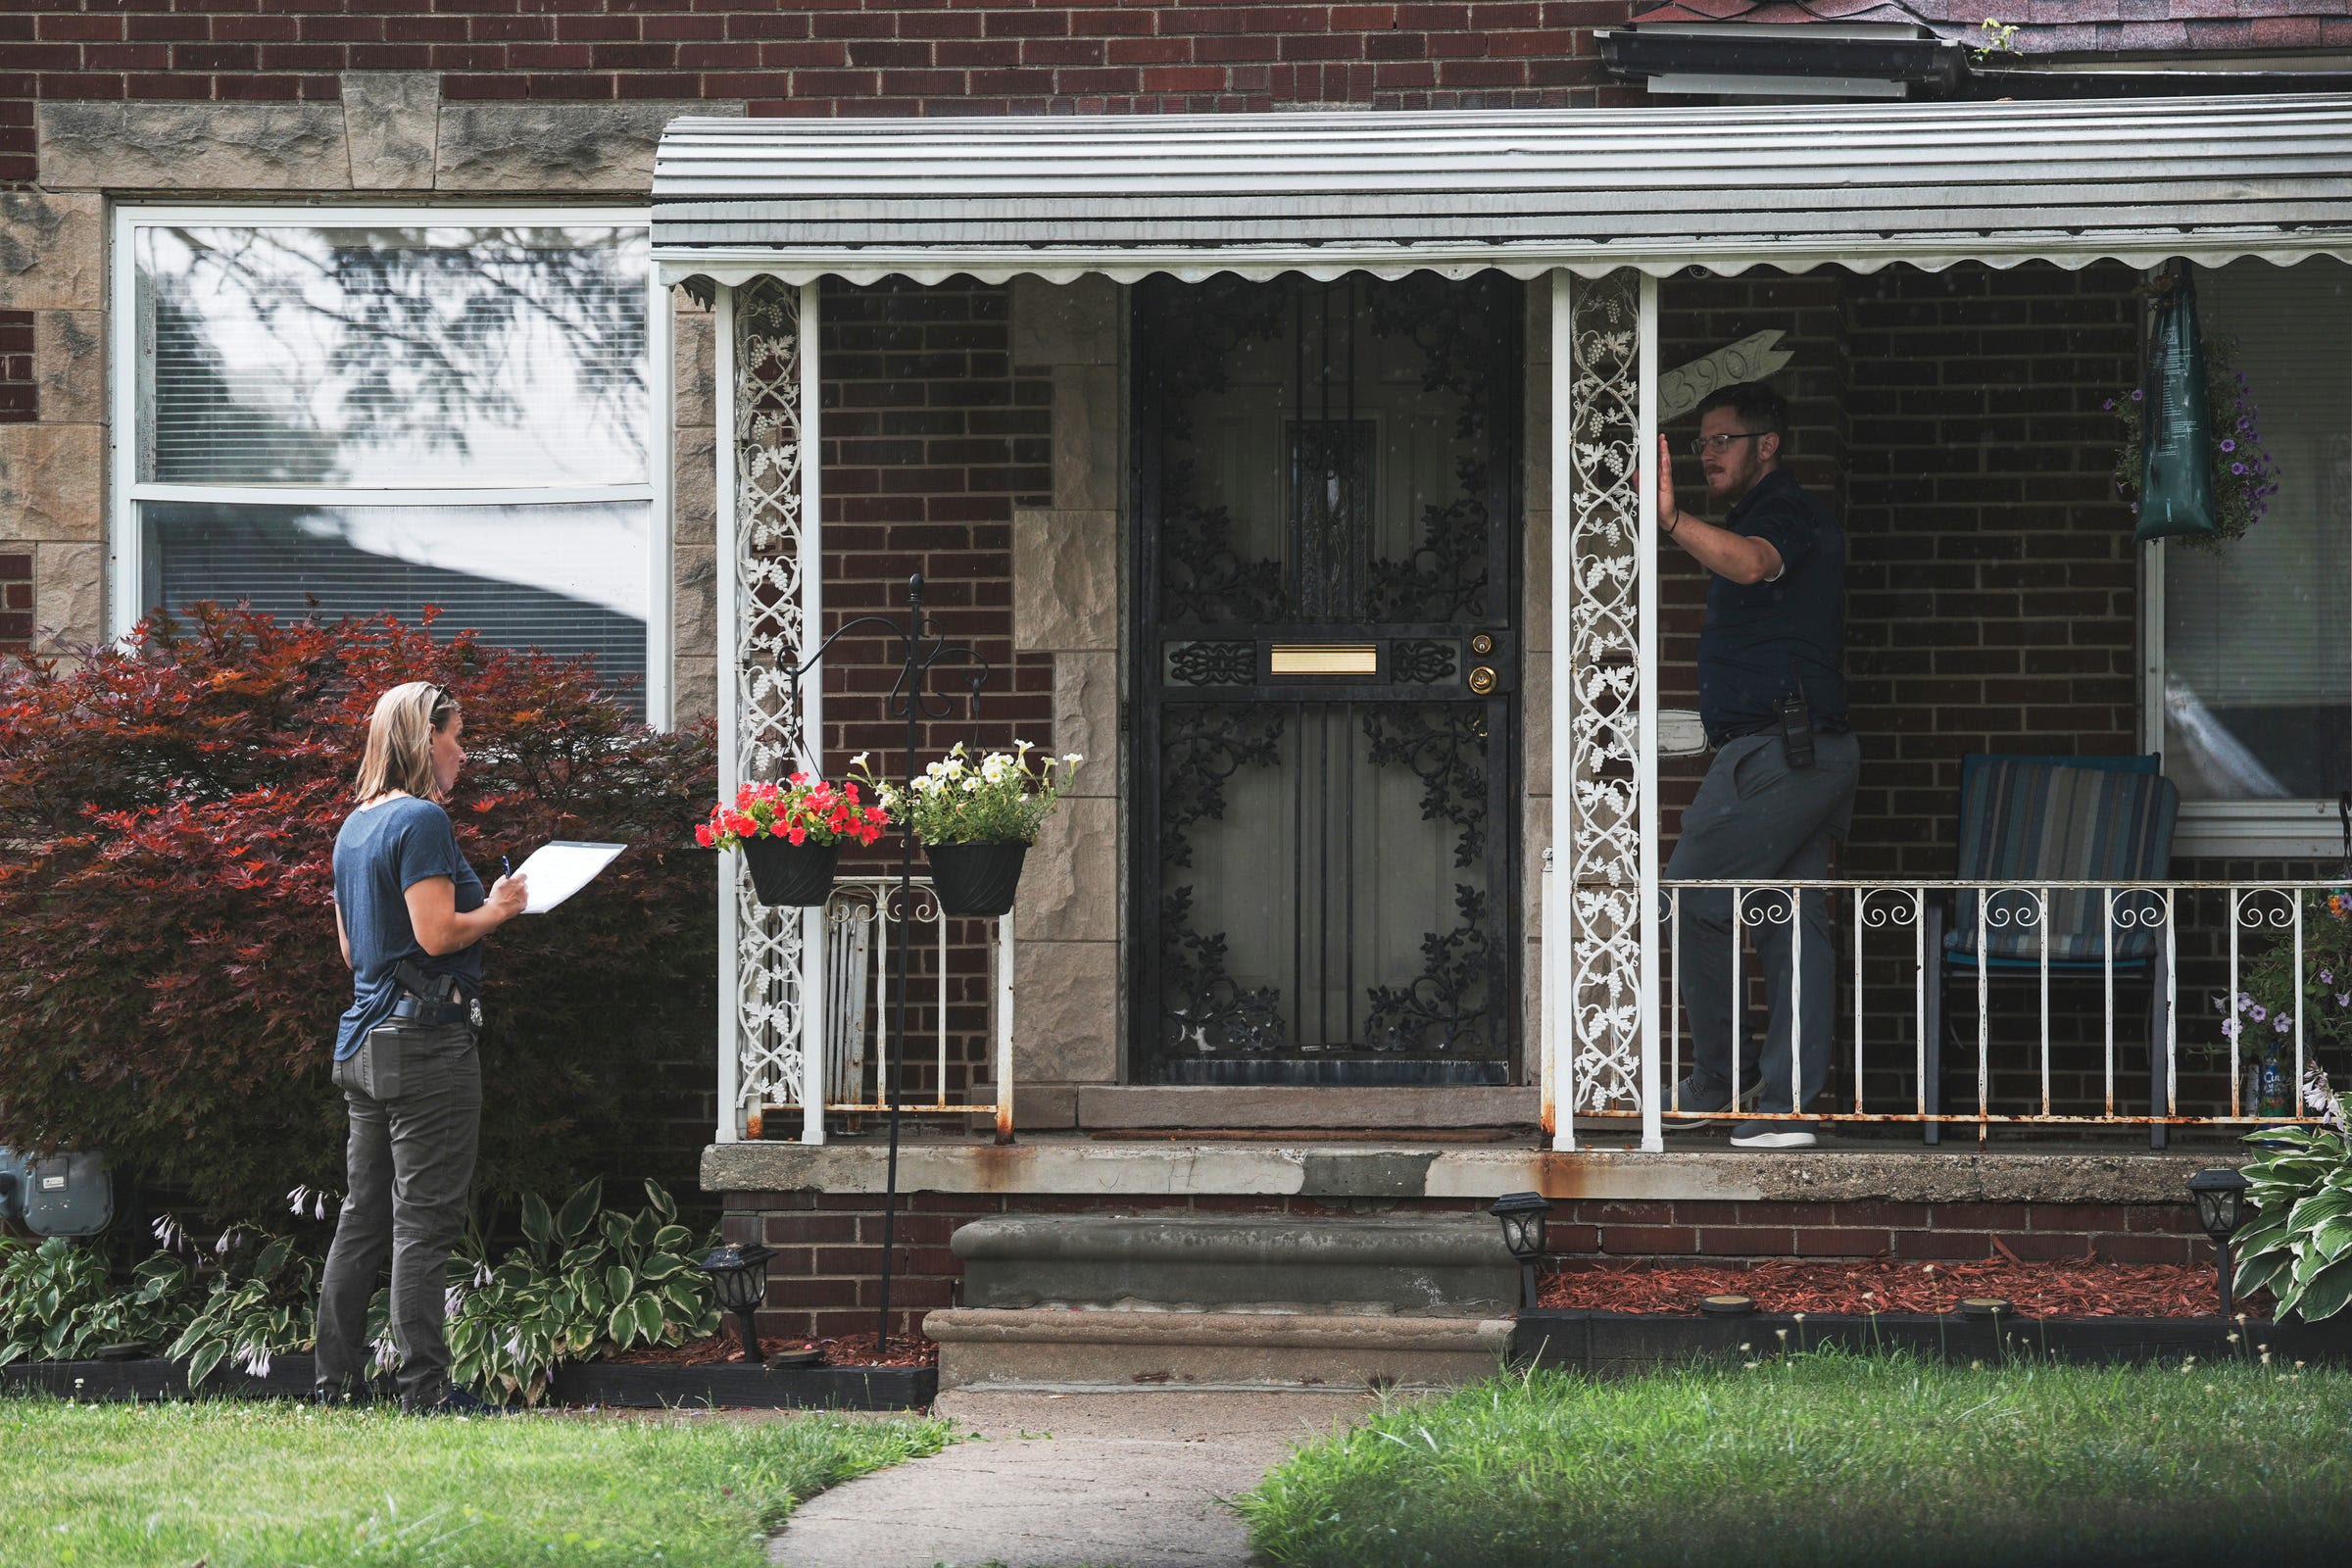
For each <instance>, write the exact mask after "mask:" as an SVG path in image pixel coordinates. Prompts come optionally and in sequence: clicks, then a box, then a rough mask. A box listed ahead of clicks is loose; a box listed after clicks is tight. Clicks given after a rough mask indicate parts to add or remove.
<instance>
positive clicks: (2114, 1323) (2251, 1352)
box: [1511, 1311, 2352, 1372]
mask: <svg viewBox="0 0 2352 1568" xmlns="http://www.w3.org/2000/svg"><path fill="white" fill-rule="evenodd" d="M2231 1334H2239V1335H2240V1339H2239V1341H2238V1343H2237V1344H2235V1345H2232V1344H2230V1343H2229V1336H2230V1335H2231ZM1826 1349H1838V1350H1844V1351H1850V1352H1854V1353H1857V1354H1861V1353H1868V1352H1870V1351H1873V1350H1902V1351H1909V1352H1911V1353H1913V1354H1916V1355H1924V1356H1930V1357H1936V1356H1940V1357H1941V1358H1942V1359H1944V1360H1947V1361H1983V1362H1985V1363H1987V1364H1993V1363H1997V1362H1999V1361H2002V1360H2005V1359H2006V1360H2016V1359H2045V1360H2056V1361H2077V1362H2104V1363H2114V1362H2135V1361H2172V1360H2180V1359H2184V1358H2186V1357H2188V1356H2192V1355H2193V1356H2195V1357H2197V1358H2198V1359H2199V1360H2201V1361H2219V1360H2246V1361H2253V1360H2256V1359H2258V1358H2259V1356H2260V1355H2261V1353H2262V1351H2263V1350H2265V1349H2268V1350H2269V1351H2270V1355H2271V1362H2272V1364H2273V1365H2274V1366H2283V1365H2291V1364H2292V1363H2294V1362H2296V1361H2305V1362H2313V1363H2329V1364H2336V1365H2346V1364H2352V1315H2346V1316H2342V1317H2336V1318H2330V1319H2328V1320H2327V1321H2326V1322H2322V1323H2301V1322H2286V1323H2279V1322H2273V1321H2270V1320H2268V1319H2253V1318H2249V1319H2247V1320H2246V1322H2245V1323H2244V1324H2243V1325H2240V1324H2238V1323H2236V1322H2233V1321H2230V1320H2228V1319H2224V1318H2218V1317H2204V1318H2198V1317H2040V1318H2032V1317H2013V1318H2009V1319H2006V1320H2003V1321H1999V1322H1993V1321H1988V1320H1985V1319H1981V1318H1964V1317H1959V1316H1944V1317H1936V1316H1927V1315H1922V1314H1916V1313H1897V1312H1882V1313H1879V1314H1878V1315H1876V1316H1844V1315H1839V1314H1832V1313H1815V1312H1808V1313H1806V1314H1804V1316H1803V1317H1802V1319H1801V1320H1800V1319H1799V1318H1798V1317H1797V1315H1796V1314H1794V1313H1789V1312H1752V1313H1749V1314H1748V1315H1747V1316H1745V1317H1684V1316H1681V1315H1679V1314H1674V1313H1666V1312H1544V1311H1536V1312H1522V1313H1520V1314H1519V1320H1518V1326H1517V1327H1516V1328H1515V1329H1514V1330H1513V1331H1512V1334H1511V1364H1512V1365H1514V1366H1531V1365H1532V1366H1546V1367H1564V1368H1570V1369H1574V1370H1577V1371H1584V1372H1640V1371H1645V1370H1647V1369H1649V1368H1651V1367H1657V1366H1671V1365H1674V1364H1676V1363H1678V1362H1687V1361H1698V1360H1733V1359H1739V1360H1752V1359H1755V1358H1756V1357H1758V1356H1764V1355H1777V1354H1780V1353H1782V1352H1783V1351H1784V1350H1826Z"/></svg>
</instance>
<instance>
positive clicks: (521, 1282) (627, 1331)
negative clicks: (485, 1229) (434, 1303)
mask: <svg viewBox="0 0 2352 1568" xmlns="http://www.w3.org/2000/svg"><path fill="white" fill-rule="evenodd" d="M645 1195H646V1199H647V1202H648V1206H647V1207H645V1208H644V1209H642V1210H640V1211H639V1212H637V1213H635V1214H626V1213H622V1212H621V1211H619V1210H617V1209H607V1208H604V1207H602V1206H601V1203H602V1199H603V1183H602V1182H601V1181H591V1182H589V1183H587V1184H586V1185H585V1186H583V1187H581V1188H580V1190H579V1191H577V1192H575V1193H573V1194H572V1195H571V1197H570V1198H569V1199H568V1200H566V1201H564V1206H563V1207H562V1208H561V1209H559V1210H556V1211H555V1212H553V1213H551V1212H550V1211H549V1209H548V1206H547V1204H546V1203H544V1202H542V1201H540V1200H539V1198H538V1197H537V1195H535V1194H534V1195H529V1196H526V1197H525V1198H524V1199H523V1201H522V1235H523V1245H522V1246H520V1247H517V1248H515V1249H513V1250H510V1251H509V1252H508V1253H507V1255H506V1259H505V1260H504V1261H503V1262H501V1263H499V1264H498V1265H497V1266H495V1267H488V1266H486V1260H483V1259H480V1258H478V1257H477V1258H476V1259H474V1260H471V1261H470V1262H468V1260H466V1259H463V1258H461V1259H458V1260H456V1261H455V1264H454V1266H453V1270H452V1272H453V1274H456V1273H458V1272H459V1271H460V1270H465V1271H466V1283H465V1284H460V1285H453V1287H452V1295H453V1297H455V1298H457V1304H456V1308H455V1310H454V1311H453V1312H452V1314H451V1316H450V1322H449V1349H450V1363H451V1364H450V1375H451V1377H452V1378H454V1379H455V1380H456V1381H458V1382H460V1383H463V1384H467V1385H470V1386H472V1387H475V1388H479V1389H480V1390H481V1391H482V1393H483V1394H484V1396H485V1397H490V1398H494V1399H502V1400H504V1399H517V1398H518V1399H520V1400H521V1401H522V1402H523V1403H525V1404H535V1403H537V1402H538V1401H539V1399H540V1397H542V1396H543V1395H545V1394H546V1393H547V1383H548V1378H549V1377H550V1375H552V1374H553V1372H554V1371H555V1368H556V1365H557V1363H559V1362H561V1361H565V1360H574V1361H585V1360H592V1359H594V1358H596V1357H598V1356H601V1355H610V1354H612V1353H613V1352H615V1351H619V1350H629V1349H636V1348H641V1347H645V1346H652V1345H681V1344H684V1343H685V1342H686V1341H687V1340H691V1339H701V1338H703V1337H704V1336H706V1335H710V1334H713V1333H716V1332H717V1330H718V1325H719V1315H718V1308H717V1306H716V1305H715V1304H714V1303H713V1301H712V1299H711V1283H710V1281H709V1280H708V1279H707V1278H706V1277H705V1276H704V1275H703V1274H702V1273H701V1272H700V1271H699V1270H697V1269H696V1268H695V1267H694V1259H695V1257H696V1256H698V1255H700V1251H701V1250H702V1249H704V1248H708V1247H711V1246H714V1245H716V1244H715V1241H714V1239H712V1238H710V1237H704V1238H701V1239H699V1240H698V1238H696V1236H695V1235H694V1233H693V1232H692V1231H690V1230H688V1229H687V1228H686V1227H685V1226H683V1225H681V1224H679V1223H678V1222H677V1220H678V1211H677V1205H676V1204H675V1203H673V1202H672V1201H670V1197H669V1194H667V1193H666V1192H663V1191H662V1187H661V1185H660V1184H659V1183H657V1182H650V1181H649V1182H647V1183H646V1184H645Z"/></svg>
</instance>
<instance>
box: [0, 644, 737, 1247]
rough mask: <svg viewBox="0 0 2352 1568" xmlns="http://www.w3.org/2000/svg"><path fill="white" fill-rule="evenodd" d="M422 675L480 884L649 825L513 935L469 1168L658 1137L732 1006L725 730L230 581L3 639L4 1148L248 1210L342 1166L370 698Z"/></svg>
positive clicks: (489, 972) (559, 675)
mask: <svg viewBox="0 0 2352 1568" xmlns="http://www.w3.org/2000/svg"><path fill="white" fill-rule="evenodd" d="M414 679H425V680H432V681H435V682H438V683H440V684H442V685H445V686H447V687H448V688H449V689H450V690H452V691H453V692H455V693H456V694H457V697H458V700H459V702H460V704H461V705H462V706H463V708H464V710H465V713H466V749H467V753H468V757H467V760H466V771H465V774H464V776H463V777H462V778H461V779H460V780H459V783H458V789H457V793H456V796H455V798H454V799H453V800H452V801H451V803H450V814H451V816H452V818H453V820H454V821H455V823H456V825H457V834H458V844H459V847H460V849H461V850H462V851H463V852H464V853H465V854H466V857H467V858H469V859H470V860H471V861H472V862H473V864H474V865H475V866H476V867H477V868H478V869H481V870H482V871H483V872H484V880H485V881H488V880H490V878H491V877H492V876H494V875H495V874H496V871H497V867H498V859H499V857H500V855H501V854H506V855H510V856H512V857H513V858H515V860H516V861H520V859H521V858H522V857H523V855H524V853H525V852H527V851H528V850H530V849H532V848H533V847H535V846H537V845H538V844H540V843H542V842H543V841H545V840H547V839H550V838H568V839H599V840H612V841H621V842H625V843H627V844H628V845H629V846H630V848H629V850H628V852H627V853H625V854H623V855H622V856H621V857H620V858H618V859H616V860H615V861H614V862H613V864H612V866H611V867H609V868H608V869H607V870H606V872H605V873H604V875H603V876H601V877H600V878H599V879H598V880H597V882H596V883H595V884H594V885H593V886H592V887H591V888H590V889H589V890H588V891H587V892H586V893H584V894H582V895H581V896H580V897H578V898H575V899H573V900H572V901H570V902H569V903H567V904H565V905H564V907H562V908H560V909H558V910H555V911H554V912H552V913H549V914H546V915H530V916H526V917H524V918H522V919H520V920H517V921H515V922H514V923H513V924H511V925H509V926H508V927H506V928H505V929H504V930H502V931H501V932H499V933H498V934H497V935H496V936H495V937H494V938H492V939H491V944H490V948H489V951H488V954H487V959H486V964H485V976H484V992H485V994H484V999H483V1005H484V1007H485V1009H486V1011H487V1012H488V1014H489V1017H490V1027H489V1030H488V1031H487V1033H486V1035H485V1038H484V1041H483V1055H482V1065H483V1089H484V1093H483V1117H482V1152H481V1163H480V1167H479V1175H478V1178H477V1180H478V1181H479V1182H480V1183H481V1184H483V1185H486V1186H487V1187H489V1188H490V1189H492V1190H493V1191H496V1192H500V1193H506V1194H513V1193H515V1192H519V1191H522V1190H526V1189H527V1190H536V1191H541V1192H561V1191H564V1190H566V1189H568V1188H569V1187H571V1186H572V1185H574V1184H575V1183H576V1182H577V1181H578V1180H580V1179H581V1178H583V1177H585V1176H586V1175H588V1174H592V1173H594V1172H596V1171H598V1170H608V1169H613V1168H614V1155H615V1152H616V1151H622V1150H629V1151H633V1152H634V1157H635V1158H636V1159H637V1160H638V1162H639V1163H640V1164H644V1163H646V1162H648V1161H649V1160H650V1157H651V1154H652V1151H651V1150H650V1149H649V1148H648V1143H649V1140H650V1139H651V1138H652V1137H653V1136H654V1128H653V1123H654V1122H655V1120H656V1119H657V1118H658V1117H659V1114H660V1109H659V1107H660V1106H661V1105H662V1103H664V1100H665V1098H666V1099H669V1100H674V1099H675V1098H676V1094H675V1086H674V1085H665V1084H663V1082H662V1074H663V1072H664V1070H665V1069H664V1061H665V1060H667V1061H668V1062H670V1063H672V1064H674V1062H675V1060H676V1059H678V1058H679V1056H680V1054H681V1051H680V1046H681V1044H683V1045H684V1047H685V1049H686V1050H688V1051H693V1052H700V1051H705V1050H707V1047H705V1046H704V1045H703V1043H704V1042H707V1041H708V1040H709V1039H710V1038H711V1035H712V1034H713V1032H714V1029H713V1022H712V1019H713V1012H712V1009H713V1007H714V1006H715V1005H716V1003H715V990H716V988H715V974H716V929H717V921H716V893H715V881H714V874H713V870H712V866H711V858H710V857H709V856H708V855H705V854H702V853H701V852H699V851H698V850H697V849H696V848H695V846H694V838H693V830H694V825H695V823H696V821H697V820H699V819H700V816H701V814H702V809H703V807H704V806H705V804H707V802H708V801H709V799H710V797H711V794H712V793H713V792H714V790H715V788H716V778H715V754H714V749H713V746H712V743H711V732H710V729H709V727H708V726H704V727H702V728H700V729H696V730H692V731H688V732H684V733H678V734H665V733H662V732H660V731H657V730H653V729H650V728H647V727H646V726H644V725H641V724H637V723H634V722H632V721H631V720H630V718H629V717H628V715H627V714H626V712H625V711H623V710H622V709H621V708H620V707H619V705H617V704H616V703H614V702H613V701H612V700H611V699H610V698H609V697H607V696H604V695H600V693H599V689H598V687H597V685H596V684H595V681H594V678H593V672H592V671H591V670H590V669H588V668H587V667H586V666H585V665H583V664H575V663H564V662H557V661H554V660H551V659H547V658H544V657H540V656H536V655H529V656H525V655H517V654H512V653H507V652H503V651H499V650H494V649H490V648H486V647H484V646H482V645H481V644H480V643H478V642H477V641H476V640H475V639H474V638H473V636H472V634H470V633H461V634H459V635H457V636H456V637H454V638H452V637H448V636H445V635H444V636H435V635H433V634H432V632H431V630H430V629H429V627H428V628H424V629H419V628H417V627H415V626H404V625H402V624H401V623H400V622H398V621H396V620H393V619H390V618H388V617H387V618H384V619H380V620H347V621H343V622H340V623H333V624H326V623H318V622H305V623H299V624H291V625H284V624H279V623H277V622H275V621H272V620H270V618H269V617H267V616H263V615H258V614H254V613H249V612H244V611H232V610H221V609H217V608H214V607H210V606H206V607H199V608H197V609H195V610H192V611H190V612H188V613H186V614H185V616H183V617H179V618H172V617H167V616H163V615H160V614H159V615H157V616H156V617H154V618H152V619H151V620H149V621H148V622H147V623H145V624H144V625H142V626H141V627H140V628H139V629H138V630H137V631H136V632H134V633H133V634H132V635H131V637H130V638H129V639H128V640H127V642H126V643H125V644H124V645H123V646H122V647H120V648H113V649H93V650H89V651H88V652H87V655H86V657H85V658H84V659H82V660H81V661H80V662H77V663H76V664H74V665H73V666H72V667H61V666H58V665H53V664H39V663H24V662H0V1144H7V1145H10V1146H12V1147H15V1148H19V1149H42V1148H56V1147H73V1148H90V1147H95V1148H101V1149H104V1150H106V1151H108V1152H110V1153H111V1154H112V1155H113V1156H114V1157H115V1159H116V1160H117V1162H118V1163H123V1164H128V1165H131V1166H133V1167H134V1168H135V1169H136V1170H137V1171H138V1172H139V1173H140V1174H142V1175H143V1176H144V1177H146V1178H147V1179H149V1180H152V1181H155V1182H158V1183H161V1184H163V1185H165V1186H167V1187H169V1188H172V1189H175V1190H177V1191H179V1192H182V1193H184V1194H185V1195H186V1196H187V1199H188V1201H190V1202H191V1203H192V1204H194V1205H198V1206H201V1207H203V1208H205V1209H208V1210H211V1211H213V1212H214V1213H216V1214H218V1215H220V1216H221V1217H228V1218H252V1217H258V1216H262V1215H267V1214H270V1213H273V1212H275V1211H277V1210H279V1209H280V1208H282V1205H283V1201H284V1200H283V1195H284V1194H285V1193H286V1192H287V1190H288V1189H290V1188H292V1187H294V1186H296V1185H298V1184H300V1185H309V1186H311V1187H313V1188H320V1187H323V1188H326V1189H328V1190H330V1191H333V1190H339V1189H340V1188H341V1186H342V1167H343V1158H342V1151H343V1127H344V1120H343V1112H342V1100H341V1096H340V1095H339V1094H338V1093H337V1092H336V1091H335V1090H334V1089H333V1088H332V1087H331V1086H330V1084H329V1082H328V1077H327V1069H328V1065H329V1062H330V1059H331V1057H332V1054H333V1042H334V1035H335V1019H336V1016H337V1015H338V1014H339V1013H340V1012H341V1011H342V1010H343V1009H344V1007H345V1006H347V1005H349V1003H350V1001H351V977H350V973H349V971H348V970H347V969H345V967H344V965H343V961H342V957H341V955H340V954H339V953H338V951H337V948H336V944H335V929H334V912H333V909H332V907H331V906H330V905H329V903H328V895H329V892H330V890H331V887H332V870H331V865H330V856H331V852H332V848H333V844H334V838H335V833H336V830H337V829H338V828H339V827H340V826H341V824H342V821H343V818H344V816H345V814H346V813H347V812H348V811H349V810H350V809H351V807H352V804H353V802H352V799H351V784H352V778H353V775H354V773H355V772H356V771H357V768H358V762H359V754H360V746H361V743H362V740H363V738H364V737H365V734H366V730H367V723H368V714H369V712H370V711H371V710H372V709H373V706H374V703H375V699H376V697H377V696H378V694H380V693H381V692H383V691H384V690H385V689H386V688H388V687H391V686H394V685H397V684H399V683H400V682H402V681H405V680H414Z"/></svg>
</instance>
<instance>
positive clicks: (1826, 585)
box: [1698, 468, 1847, 746]
mask: <svg viewBox="0 0 2352 1568" xmlns="http://www.w3.org/2000/svg"><path fill="white" fill-rule="evenodd" d="M1723 525H1724V526H1725V527H1726V528H1729V529H1730V530H1731V531H1732V532H1734V533H1739V534H1745V535H1747V536H1748V537H1749V538H1751V539H1762V540H1764V541H1766V542H1767V543H1769V544H1770V545H1771V546H1772V548H1773V549H1775V550H1777V551H1779V552H1780V554H1781V574H1780V575H1779V576H1778V577H1775V578H1774V579H1773V580H1772V581H1770V582H1759V583H1736V582H1734V581H1732V580H1731V579H1730V578H1728V577H1721V576H1715V575H1713V574H1709V576H1708V579H1707V618H1706V624H1705V625H1704V626H1703V627H1701V628H1700V630H1699V634H1698V716H1699V721H1700V722H1701V723H1703V724H1705V725H1706V729H1707V740H1708V742H1709V744H1711V745H1715V746H1721V745H1722V744H1723V743H1724V742H1725V741H1728V740H1732V739H1734V738H1736V737H1738V736H1741V735H1753V734H1755V733H1756V732H1758V731H1759V730H1764V729H1769V728H1771V727H1773V724H1774V718H1773V711H1772V705H1773V704H1774V703H1776V702H1778V701H1779V700H1780V699H1781V698H1783V697H1786V696H1792V695H1795V694H1797V693H1799V692H1801V693H1802V694H1803V695H1804V698H1805V701H1806V702H1807V703H1809V704H1811V705H1812V709H1813V727H1814V728H1816V729H1820V730H1828V731H1841V730H1843V729H1845V728H1846V727H1847V725H1846V716H1845V674H1844V670H1843V660H1844V655H1845V530H1843V529H1842V528H1839V527H1838V519H1837V518H1835V517H1833V516H1831V515H1830V513H1829V509H1828V508H1826V507H1824V506H1823V505H1822V504H1821V503H1820V502H1818V501H1816V500H1814V499H1813V498H1812V497H1811V496H1809V495H1807V494H1806V493H1805V489H1804V486H1802V485H1800V484H1798V483H1797V482H1796V481H1795V480H1794V479H1793V478H1791V477H1789V474H1788V473H1787V472H1786V471H1785V470H1783V469H1779V468H1775V469H1774V470H1773V471H1772V472H1770V473H1768V474H1766V475H1765V476H1764V477H1763V478H1761V479H1759V480H1757V481H1756V484H1755V488H1753V489H1751V490H1749V491H1748V493H1747V494H1746V495H1744V496H1741V497H1740V504H1739V505H1738V506H1736V507H1734V508H1732V515H1730V516H1729V517H1727V518H1725V519H1724V524H1723Z"/></svg>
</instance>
